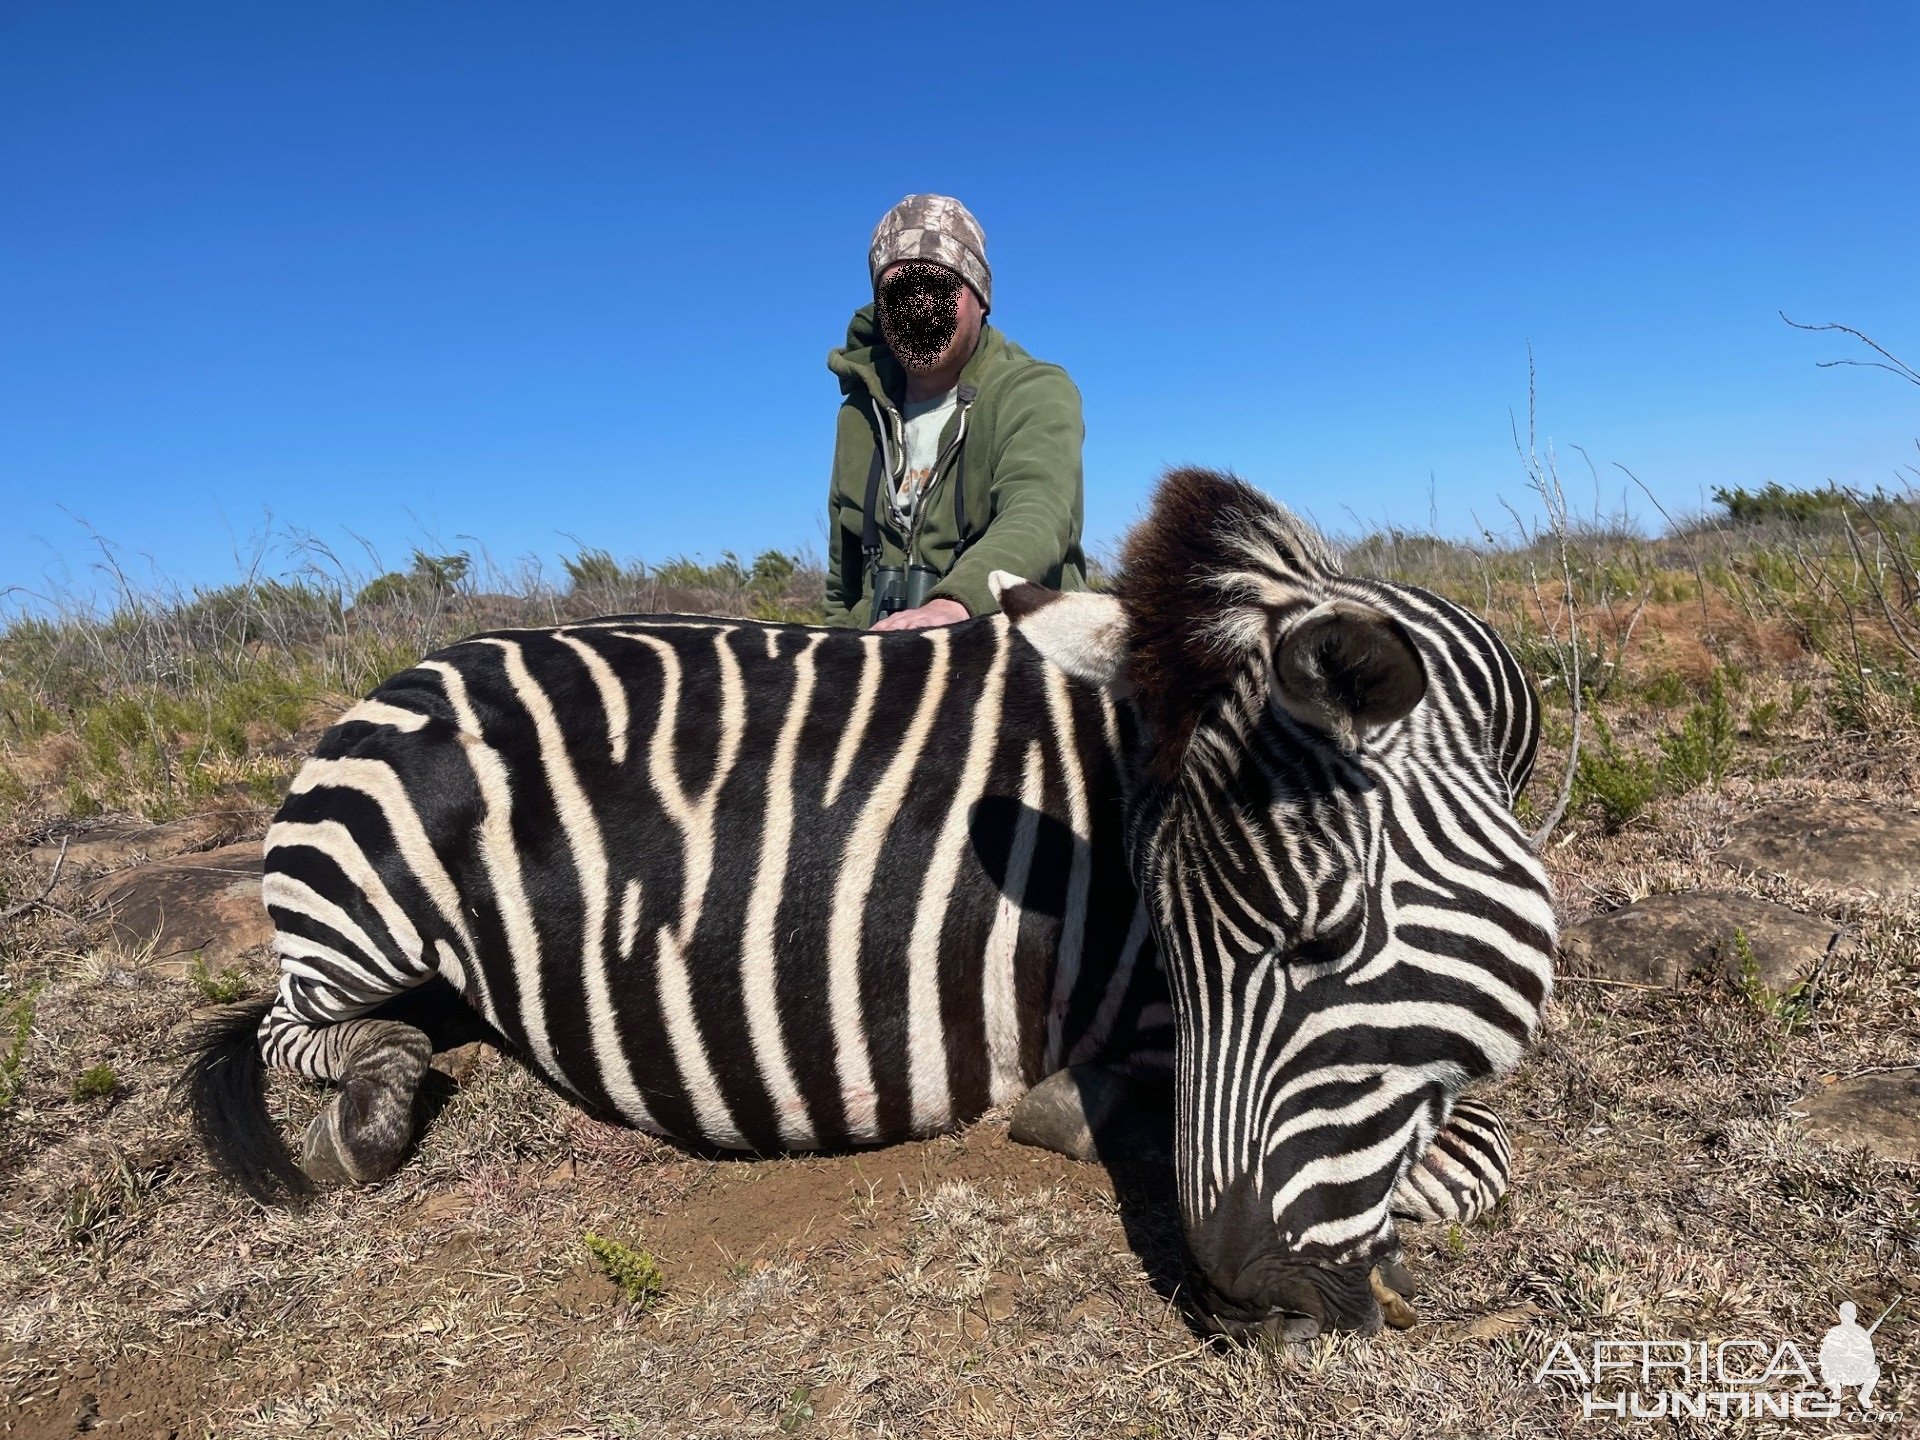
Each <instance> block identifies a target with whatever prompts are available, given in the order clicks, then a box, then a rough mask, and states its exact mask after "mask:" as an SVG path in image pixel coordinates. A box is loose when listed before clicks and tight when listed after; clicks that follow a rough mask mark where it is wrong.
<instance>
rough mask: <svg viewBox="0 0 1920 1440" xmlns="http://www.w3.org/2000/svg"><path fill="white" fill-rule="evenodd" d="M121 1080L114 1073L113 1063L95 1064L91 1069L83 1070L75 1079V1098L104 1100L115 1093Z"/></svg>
mask: <svg viewBox="0 0 1920 1440" xmlns="http://www.w3.org/2000/svg"><path fill="white" fill-rule="evenodd" d="M119 1083H120V1080H119V1077H118V1076H117V1075H115V1074H114V1073H113V1066H111V1065H95V1066H94V1067H93V1068H92V1069H90V1070H82V1071H81V1072H80V1073H79V1074H78V1075H77V1076H75V1077H74V1081H73V1098H74V1099H75V1100H104V1099H106V1098H107V1097H108V1096H109V1095H111V1094H113V1092H114V1090H115V1088H116V1087H117V1086H118V1085H119Z"/></svg>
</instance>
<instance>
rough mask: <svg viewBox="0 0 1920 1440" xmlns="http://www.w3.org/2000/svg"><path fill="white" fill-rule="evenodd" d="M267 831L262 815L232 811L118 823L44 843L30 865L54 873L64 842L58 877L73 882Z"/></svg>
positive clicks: (36, 848)
mask: <svg viewBox="0 0 1920 1440" xmlns="http://www.w3.org/2000/svg"><path fill="white" fill-rule="evenodd" d="M265 833H266V817H265V816H264V815H260V814H242V813H236V812H232V811H214V812H212V813H209V814H206V815H189V816H187V817H186V818H185V819H182V820H169V821H167V822H166V823H165V824H162V825H143V824H141V823H139V822H137V821H124V822H114V823H109V824H106V825H102V826H100V827H98V828H97V829H93V830H88V831H86V832H84V833H82V834H79V835H74V836H70V837H68V838H67V839H66V840H65V841H64V842H63V841H60V840H50V841H43V842H42V843H40V844H38V845H35V846H34V847H33V848H32V849H31V850H29V851H28V852H27V863H28V864H30V865H32V866H33V867H34V869H36V870H38V871H39V872H40V873H41V874H42V875H43V876H44V875H50V874H52V873H53V867H54V865H55V864H56V863H57V862H59V860H60V851H61V846H62V844H64V845H65V847H66V854H67V858H66V862H65V864H64V865H63V866H62V868H61V871H60V873H61V875H62V877H63V878H65V879H72V878H76V877H79V876H85V875H98V874H101V873H102V872H105V871H109V870H121V869H125V868H126V867H127V866H129V865H137V864H140V863H142V862H143V861H148V860H171V859H172V858H173V857H174V856H176V855H186V854H190V853H192V852H194V851H197V850H211V849H213V848H214V847H215V846H217V845H228V844H231V843H232V842H234V841H236V840H239V839H241V838H242V837H244V836H247V835H264V834H265Z"/></svg>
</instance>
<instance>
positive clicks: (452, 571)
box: [353, 550, 472, 608]
mask: <svg viewBox="0 0 1920 1440" xmlns="http://www.w3.org/2000/svg"><path fill="white" fill-rule="evenodd" d="M471 564H472V557H471V556H470V555H468V554H467V552H466V551H464V550H457V551H455V552H454V553H453V554H451V555H429V554H427V553H426V552H425V551H424V550H416V551H414V552H413V568H412V569H410V570H391V571H388V572H387V573H386V574H385V575H376V576H374V578H373V579H371V580H369V581H368V582H367V583H366V584H365V585H364V586H362V587H361V590H360V593H359V594H357V595H355V596H354V597H353V603H354V604H355V605H356V606H359V605H365V606H368V607H370V608H378V607H379V606H382V605H393V604H396V603H400V602H406V601H416V602H417V601H423V600H436V599H442V598H444V597H446V596H448V595H451V594H452V593H453V592H454V591H455V590H456V589H457V588H458V587H459V585H460V582H461V581H462V580H464V579H466V578H467V570H468V568H469V566H470V565H471Z"/></svg>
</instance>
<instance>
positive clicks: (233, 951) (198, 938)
mask: <svg viewBox="0 0 1920 1440" xmlns="http://www.w3.org/2000/svg"><path fill="white" fill-rule="evenodd" d="M88 898H89V899H91V900H93V901H95V902H97V903H98V904H101V905H103V906H105V907H107V909H108V911H109V918H110V923H111V925H112V929H113V934H114V938H115V939H117V940H118V941H120V943H121V944H123V945H125V946H126V947H128V948H129V949H133V950H141V949H146V948H147V947H149V946H150V947H151V949H152V954H153V959H154V968H155V969H156V970H158V971H159V972H160V973H162V974H173V975H181V974H185V973H187V971H188V969H189V968H190V967H191V965H192V963H193V955H194V952H195V951H199V952H200V953H201V955H202V956H203V958H204V959H205V961H206V965H207V968H208V969H209V970H214V971H218V970H220V969H221V968H222V967H223V966H227V965H231V964H234V963H235V962H237V961H239V960H241V959H242V958H244V957H246V956H249V955H252V954H255V953H257V952H258V951H260V950H263V949H265V948H266V946H267V944H268V942H269V941H271V940H272V939H273V922H272V921H270V920H269V919H268V918H267V912H266V908H265V906H264V905H263V904H262V902H261V899H260V842H259V841H257V840H246V841H242V842H241V843H240V844H238V845H226V846H222V847H221V848H220V849H218V850H209V851H206V852H205V853H204V854H199V855H184V856H181V857H179V858H177V859H173V860H166V861H161V862H159V863H156V864H150V865H142V866H140V867H138V868H137V869H133V870H123V871H121V872H120V873H119V874H117V875H112V876H109V877H108V878H107V879H105V880H102V881H100V882H99V883H98V884H96V885H94V886H93V887H91V888H90V889H89V891H88Z"/></svg>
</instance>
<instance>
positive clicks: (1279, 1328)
mask: <svg viewBox="0 0 1920 1440" xmlns="http://www.w3.org/2000/svg"><path fill="white" fill-rule="evenodd" d="M1377 1277H1378V1271H1377V1269H1376V1268H1375V1267H1373V1266H1370V1265H1365V1264H1351V1265H1319V1264H1314V1263H1312V1262H1310V1261H1303V1260H1299V1259H1296V1258H1294V1257H1292V1256H1288V1255H1284V1254H1274V1255H1266V1256H1261V1257H1259V1258H1258V1259H1256V1260H1254V1261H1253V1262H1252V1263H1250V1264H1249V1265H1247V1266H1246V1267H1245V1268H1244V1269H1242V1270H1241V1272H1240V1273H1239V1274H1238V1275H1237V1276H1235V1277H1234V1278H1233V1280H1232V1282H1231V1283H1230V1285H1228V1286H1227V1287H1224V1288H1223V1287H1221V1286H1218V1285H1215V1284H1214V1283H1213V1282H1212V1281H1211V1280H1210V1279H1208V1278H1207V1277H1206V1276H1205V1275H1196V1276H1195V1277H1194V1299H1195V1301H1196V1302H1197V1303H1196V1309H1197V1310H1198V1315H1197V1318H1198V1320H1199V1321H1200V1323H1201V1324H1202V1325H1204V1326H1205V1327H1206V1328H1207V1329H1209V1330H1211V1331H1212V1332H1213V1333H1214V1334H1216V1335H1224V1336H1226V1337H1228V1338H1229V1339H1234V1340H1244V1341H1251V1342H1254V1343H1257V1344H1269V1343H1279V1342H1285V1341H1298V1340H1311V1339H1313V1338H1314V1337H1315V1336H1316V1335H1320V1334H1323V1333H1325V1332H1328V1331H1334V1330H1346V1331H1353V1332H1357V1333H1359V1334H1362V1335H1374V1334H1377V1333H1379V1331H1380V1328H1381V1326H1382V1325H1383V1324H1384V1323H1394V1324H1395V1325H1396V1328H1402V1329H1404V1328H1405V1326H1403V1325H1399V1324H1398V1323H1397V1318H1396V1317H1404V1318H1405V1319H1406V1321H1407V1324H1411V1323H1412V1311H1411V1309H1410V1308H1409V1307H1408V1306H1407V1304H1406V1301H1405V1299H1404V1298H1403V1297H1402V1296H1401V1295H1400V1294H1399V1293H1398V1292H1397V1291H1395V1290H1394V1289H1392V1287H1390V1286H1388V1287H1385V1288H1386V1289H1387V1294H1388V1295H1390V1296H1391V1297H1392V1300H1393V1302H1395V1308H1393V1309H1391V1310H1390V1309H1389V1307H1388V1305H1387V1303H1385V1301H1384V1299H1383V1297H1382V1296H1381V1295H1380V1290H1379V1288H1377V1287H1380V1284H1381V1282H1380V1281H1379V1279H1378V1278H1377Z"/></svg>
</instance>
